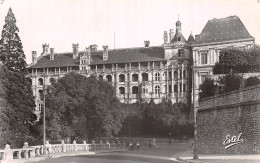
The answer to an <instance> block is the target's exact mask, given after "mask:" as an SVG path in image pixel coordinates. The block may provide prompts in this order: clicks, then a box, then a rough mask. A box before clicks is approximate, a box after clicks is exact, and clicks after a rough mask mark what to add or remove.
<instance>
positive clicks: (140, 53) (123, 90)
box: [29, 16, 254, 114]
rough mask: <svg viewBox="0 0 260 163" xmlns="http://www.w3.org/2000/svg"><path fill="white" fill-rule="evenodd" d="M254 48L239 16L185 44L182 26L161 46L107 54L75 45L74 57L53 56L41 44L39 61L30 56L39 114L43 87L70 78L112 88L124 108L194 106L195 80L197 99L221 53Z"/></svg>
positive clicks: (215, 23) (210, 26)
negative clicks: (131, 105) (82, 77)
mask: <svg viewBox="0 0 260 163" xmlns="http://www.w3.org/2000/svg"><path fill="white" fill-rule="evenodd" d="M253 44H254V38H253V37H252V36H251V35H250V34H249V33H248V31H247V30H246V28H245V26H244V25H243V23H242V22H241V21H240V19H239V18H238V17H237V16H231V17H227V18H223V19H212V20H209V21H208V23H207V24H206V26H205V27H204V29H203V30H202V32H201V34H199V35H196V36H195V38H194V37H193V35H192V34H190V36H189V38H188V39H187V40H186V39H185V37H184V36H183V34H182V31H181V22H180V21H179V20H178V21H177V22H176V30H175V32H174V30H173V29H170V31H169V33H167V31H164V33H163V43H162V46H150V41H144V47H137V48H124V49H109V47H108V46H103V50H98V46H97V45H90V46H89V47H86V48H85V49H83V51H79V44H72V52H69V53H55V52H54V48H49V45H48V44H43V46H42V47H43V52H42V53H41V55H40V56H39V57H37V52H36V51H32V64H31V65H30V66H29V71H30V74H29V76H30V77H31V79H32V89H33V93H34V96H35V102H36V114H39V113H40V110H41V107H42V105H43V102H42V97H43V87H44V84H45V85H50V81H51V80H52V79H55V80H57V79H59V78H61V77H63V76H64V75H65V74H67V73H70V72H76V73H79V74H82V75H85V76H90V75H95V76H96V77H97V78H98V79H99V80H104V81H107V82H109V83H111V84H112V85H113V86H114V87H115V90H116V94H117V97H118V98H119V100H120V102H122V103H136V102H141V101H146V102H149V100H150V99H153V100H154V101H155V103H159V102H160V101H162V99H166V100H171V101H172V102H173V103H176V102H183V103H187V104H191V102H192V95H193V94H192V77H193V76H194V77H195V78H194V79H195V81H194V88H195V92H194V93H195V99H197V95H198V91H199V90H198V87H199V85H200V84H202V82H203V81H204V80H205V78H206V77H207V75H212V67H213V66H214V64H215V62H217V61H218V55H219V54H218V53H219V51H220V50H221V49H223V48H226V47H230V46H233V47H241V48H245V47H248V46H251V45H253ZM49 49H50V51H49ZM193 68H194V69H193ZM192 70H195V71H194V72H195V73H194V74H193V73H192Z"/></svg>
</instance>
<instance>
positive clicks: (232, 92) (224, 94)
mask: <svg viewBox="0 0 260 163" xmlns="http://www.w3.org/2000/svg"><path fill="white" fill-rule="evenodd" d="M257 88H260V84H258V85H254V86H250V87H243V88H239V89H237V90H234V91H230V92H225V93H221V94H216V95H214V96H210V97H206V98H203V99H202V100H200V101H199V103H201V102H203V101H207V100H210V99H214V98H218V97H221V96H227V95H229V94H235V93H239V92H241V91H246V90H251V89H257Z"/></svg>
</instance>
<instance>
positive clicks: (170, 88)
mask: <svg viewBox="0 0 260 163" xmlns="http://www.w3.org/2000/svg"><path fill="white" fill-rule="evenodd" d="M169 93H172V85H169Z"/></svg>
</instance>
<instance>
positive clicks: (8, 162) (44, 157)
mask: <svg viewBox="0 0 260 163" xmlns="http://www.w3.org/2000/svg"><path fill="white" fill-rule="evenodd" d="M126 150H127V149H119V150H112V151H108V150H107V151H97V152H82V153H61V154H60V155H41V156H38V157H34V158H29V159H19V160H18V159H17V160H16V159H15V160H0V163H31V162H38V161H42V160H48V159H53V158H60V157H71V156H82V155H96V154H102V153H113V152H123V151H126Z"/></svg>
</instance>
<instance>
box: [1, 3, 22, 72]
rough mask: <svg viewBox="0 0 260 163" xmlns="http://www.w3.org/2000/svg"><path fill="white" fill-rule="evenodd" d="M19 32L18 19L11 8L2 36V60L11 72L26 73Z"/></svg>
mask: <svg viewBox="0 0 260 163" xmlns="http://www.w3.org/2000/svg"><path fill="white" fill-rule="evenodd" d="M18 32H19V29H18V27H17V26H16V19H15V16H14V14H13V12H12V9H11V8H10V9H9V11H8V13H7V16H6V17H5V24H4V26H3V30H2V34H1V40H0V60H1V61H2V62H4V64H5V66H6V67H7V68H8V69H9V70H11V71H16V72H24V73H26V72H27V69H26V61H25V55H24V51H23V46H22V42H21V40H20V37H19V35H18Z"/></svg>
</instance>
